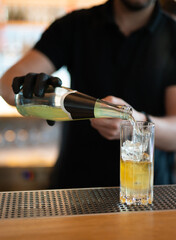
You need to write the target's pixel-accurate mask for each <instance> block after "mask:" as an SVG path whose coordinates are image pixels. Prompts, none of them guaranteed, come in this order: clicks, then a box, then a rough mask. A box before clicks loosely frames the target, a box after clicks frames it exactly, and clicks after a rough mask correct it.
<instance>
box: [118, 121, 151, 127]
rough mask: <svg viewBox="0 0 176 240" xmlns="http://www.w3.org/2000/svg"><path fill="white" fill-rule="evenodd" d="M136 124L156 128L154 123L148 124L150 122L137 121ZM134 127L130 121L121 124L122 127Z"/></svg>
mask: <svg viewBox="0 0 176 240" xmlns="http://www.w3.org/2000/svg"><path fill="white" fill-rule="evenodd" d="M135 124H137V126H144V127H155V124H154V123H153V122H148V121H136V122H135ZM123 126H126V127H132V126H133V125H132V123H131V122H130V121H129V120H123V121H122V122H121V123H120V127H123Z"/></svg>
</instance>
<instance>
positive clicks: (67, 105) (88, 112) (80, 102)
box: [61, 91, 96, 120]
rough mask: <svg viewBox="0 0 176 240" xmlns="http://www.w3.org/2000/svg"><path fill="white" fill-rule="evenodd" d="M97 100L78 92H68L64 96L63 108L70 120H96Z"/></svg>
mask: <svg viewBox="0 0 176 240" xmlns="http://www.w3.org/2000/svg"><path fill="white" fill-rule="evenodd" d="M95 103H96V98H93V97H90V96H88V95H86V94H82V93H80V92H77V91H72V92H68V93H66V94H64V95H63V97H62V100H61V107H62V110H63V111H64V112H66V113H67V114H68V116H69V118H70V119H75V120H76V119H77V120H78V119H89V118H94V117H95V116H94V107H95Z"/></svg>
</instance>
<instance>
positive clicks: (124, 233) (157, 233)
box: [0, 210, 176, 240]
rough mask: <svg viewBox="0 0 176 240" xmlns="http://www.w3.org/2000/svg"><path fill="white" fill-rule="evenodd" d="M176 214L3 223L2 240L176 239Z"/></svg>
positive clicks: (67, 218)
mask: <svg viewBox="0 0 176 240" xmlns="http://www.w3.org/2000/svg"><path fill="white" fill-rule="evenodd" d="M175 223H176V211H175V210H167V211H155V212H129V213H114V214H97V215H82V216H66V217H54V218H52V217H51V218H28V219H10V220H0V239H1V240H9V239H18V240H28V239H30V240H31V239H32V240H34V239H37V240H45V239H47V240H53V239H57V240H59V239H62V240H88V239H91V240H94V239H96V240H99V239H101V240H102V239H105V240H110V239H112V240H115V239H118V240H119V239H124V240H133V239H135V240H138V239H141V240H153V239H154V240H162V239H163V240H166V239H169V240H170V239H176V227H175Z"/></svg>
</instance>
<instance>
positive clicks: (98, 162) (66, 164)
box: [35, 0, 176, 188]
mask: <svg viewBox="0 0 176 240" xmlns="http://www.w3.org/2000/svg"><path fill="white" fill-rule="evenodd" d="M175 43H176V24H175V22H174V21H173V20H172V19H171V18H170V17H168V16H167V15H166V14H164V13H163V12H162V11H161V9H160V7H159V4H158V3H157V4H156V7H155V10H154V13H153V15H152V17H151V19H150V21H149V23H148V24H147V25H146V26H145V27H143V28H141V29H139V30H137V31H135V32H133V33H132V34H131V35H130V36H128V37H126V36H124V35H123V33H122V32H121V31H120V29H119V28H118V26H117V25H116V24H115V21H114V18H113V7H112V0H110V1H108V2H106V3H105V4H103V5H99V6H96V7H93V8H91V9H83V10H78V11H74V12H72V13H70V14H68V15H67V16H64V17H63V18H61V19H58V20H56V21H55V22H54V23H53V24H52V25H51V26H50V27H49V28H48V29H47V30H46V31H45V32H44V34H43V35H42V37H41V39H40V40H39V42H38V43H37V44H36V45H35V48H36V49H37V50H39V51H41V52H42V53H43V54H45V55H46V56H47V57H48V58H49V59H50V60H51V61H52V63H53V64H54V65H55V67H56V69H59V68H60V67H62V66H64V65H65V66H67V68H68V71H69V72H70V75H71V88H72V89H76V90H78V91H80V92H83V93H86V94H89V95H91V96H93V97H96V98H103V97H105V96H107V95H114V96H117V97H119V98H122V99H123V100H125V101H126V102H128V104H130V105H132V106H133V107H134V108H135V109H136V110H138V111H145V112H147V113H149V114H152V115H154V116H164V115H165V103H164V95H165V89H166V87H167V86H171V85H176V67H175V63H176V44H175ZM63 139H64V140H63V144H62V145H63V146H62V151H61V154H60V158H59V160H58V162H57V163H56V166H55V171H54V173H53V178H52V180H53V183H52V186H53V187H64V188H66V187H92V186H116V185H119V159H120V144H119V141H109V140H106V139H104V138H103V137H102V136H100V134H99V133H98V132H97V131H96V130H95V129H93V128H92V127H91V126H90V122H89V121H77V122H76V121H75V122H67V123H65V130H64V136H63ZM157 151H159V150H157ZM157 154H158V153H157ZM157 154H156V155H157ZM159 154H160V157H161V155H162V156H164V162H167V157H168V156H169V158H170V157H171V155H172V154H169V153H165V152H161V151H159ZM172 156H173V155H172ZM156 157H157V156H156ZM171 158H172V157H171ZM155 161H158V163H159V160H157V159H155ZM171 161H173V158H172V160H171ZM158 165H159V164H158ZM159 168H161V167H160V166H159ZM168 171H169V168H167V169H166V167H165V169H164V172H165V173H167V174H168ZM158 172H159V169H157V171H156V169H155V177H156V179H157V173H158ZM158 176H159V175H158ZM168 181H169V180H168V179H167V180H166V181H165V182H163V181H162V179H159V180H158V181H156V182H155V183H169V182H168Z"/></svg>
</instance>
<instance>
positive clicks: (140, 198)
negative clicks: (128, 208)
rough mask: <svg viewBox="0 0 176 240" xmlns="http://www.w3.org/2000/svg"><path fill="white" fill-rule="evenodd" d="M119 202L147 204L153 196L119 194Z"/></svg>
mask: <svg viewBox="0 0 176 240" xmlns="http://www.w3.org/2000/svg"><path fill="white" fill-rule="evenodd" d="M120 202H121V203H123V204H124V203H126V204H127V205H132V204H133V205H148V204H152V202H153V197H152V195H151V194H149V195H147V196H146V195H137V196H135V195H134V196H132V195H129V196H128V195H127V196H126V195H124V194H120Z"/></svg>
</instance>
